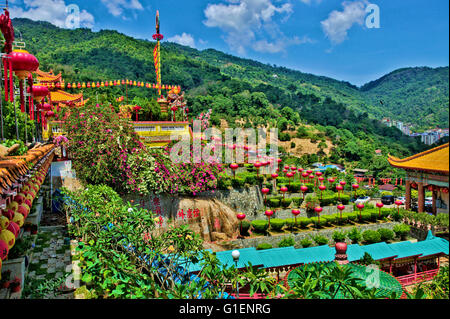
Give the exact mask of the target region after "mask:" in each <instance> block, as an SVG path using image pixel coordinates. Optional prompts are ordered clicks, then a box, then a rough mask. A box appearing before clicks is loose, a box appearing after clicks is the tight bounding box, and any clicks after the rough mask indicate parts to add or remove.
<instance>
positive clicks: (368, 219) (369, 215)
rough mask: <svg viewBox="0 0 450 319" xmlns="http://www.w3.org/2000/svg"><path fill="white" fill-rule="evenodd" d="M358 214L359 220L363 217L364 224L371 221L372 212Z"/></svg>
mask: <svg viewBox="0 0 450 319" xmlns="http://www.w3.org/2000/svg"><path fill="white" fill-rule="evenodd" d="M357 214H358V218H359V216H361V218H362V221H363V222H368V221H370V218H371V214H370V212H364V211H363V212H361V215H359V213H357Z"/></svg>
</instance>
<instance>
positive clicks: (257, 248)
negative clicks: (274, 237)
mask: <svg viewBox="0 0 450 319" xmlns="http://www.w3.org/2000/svg"><path fill="white" fill-rule="evenodd" d="M271 248H272V245H271V244H268V243H262V244H259V245H258V247H256V250H265V249H271Z"/></svg>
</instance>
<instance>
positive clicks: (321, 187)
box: [319, 184, 327, 199]
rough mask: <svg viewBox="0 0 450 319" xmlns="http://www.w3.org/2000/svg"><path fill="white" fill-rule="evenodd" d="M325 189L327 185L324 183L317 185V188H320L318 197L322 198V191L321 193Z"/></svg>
mask: <svg viewBox="0 0 450 319" xmlns="http://www.w3.org/2000/svg"><path fill="white" fill-rule="evenodd" d="M326 189H327V187H326V186H325V185H323V184H322V185H320V186H319V190H320V199H322V193H323V191H324V190H326Z"/></svg>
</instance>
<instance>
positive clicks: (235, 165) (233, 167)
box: [230, 163, 239, 177]
mask: <svg viewBox="0 0 450 319" xmlns="http://www.w3.org/2000/svg"><path fill="white" fill-rule="evenodd" d="M230 168H231V169H232V170H233V177H236V170H237V169H238V168H239V165H238V164H236V163H233V164H230Z"/></svg>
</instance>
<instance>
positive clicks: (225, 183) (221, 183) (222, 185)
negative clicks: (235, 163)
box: [217, 176, 231, 190]
mask: <svg viewBox="0 0 450 319" xmlns="http://www.w3.org/2000/svg"><path fill="white" fill-rule="evenodd" d="M217 188H218V189H223V190H227V189H229V188H231V178H229V177H224V176H219V178H218V179H217Z"/></svg>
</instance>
